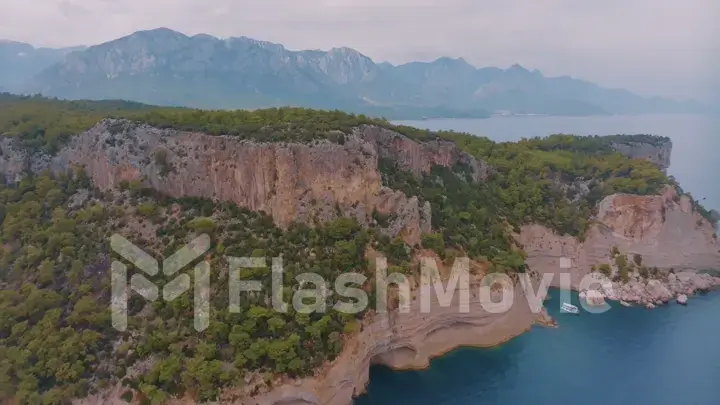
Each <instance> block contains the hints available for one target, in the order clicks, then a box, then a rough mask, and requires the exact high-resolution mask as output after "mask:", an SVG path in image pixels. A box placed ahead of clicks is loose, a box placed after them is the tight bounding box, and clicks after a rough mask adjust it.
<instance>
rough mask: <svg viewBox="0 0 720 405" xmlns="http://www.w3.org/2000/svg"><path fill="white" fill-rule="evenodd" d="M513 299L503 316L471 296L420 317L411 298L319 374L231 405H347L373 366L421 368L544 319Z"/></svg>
mask: <svg viewBox="0 0 720 405" xmlns="http://www.w3.org/2000/svg"><path fill="white" fill-rule="evenodd" d="M514 296H515V300H514V304H513V305H512V307H511V308H510V310H509V311H507V312H504V313H492V312H489V311H488V310H486V309H485V308H484V307H483V306H482V305H481V304H480V302H479V301H478V299H477V297H476V296H473V297H472V300H471V302H470V310H469V312H461V311H459V308H458V306H457V299H456V300H455V301H454V302H452V304H451V305H449V306H447V307H439V306H438V305H437V301H436V300H434V301H432V306H431V311H430V312H428V313H423V312H421V310H420V305H419V301H417V300H416V301H415V302H413V304H412V306H411V309H410V312H409V313H397V312H391V313H389V314H379V315H377V316H376V317H374V320H373V322H372V323H370V324H369V325H367V326H365V328H364V329H363V331H362V332H360V333H359V334H358V335H357V336H356V337H354V338H353V339H352V340H351V341H349V342H347V343H346V346H345V349H344V350H343V352H342V353H341V354H340V356H339V357H338V358H337V359H336V360H335V361H334V362H332V363H331V364H330V365H328V366H327V367H326V368H325V369H323V370H322V371H321V373H320V374H319V375H317V376H315V377H313V378H308V379H304V380H300V381H294V382H288V383H286V384H284V385H282V386H280V387H276V388H274V389H273V390H272V391H270V392H268V393H266V394H261V395H256V396H253V397H241V398H236V399H235V400H233V401H232V402H233V403H236V404H242V405H285V404H303V405H310V404H312V405H348V404H350V403H352V398H353V397H355V396H357V395H360V394H362V393H363V392H364V391H365V387H366V385H367V383H368V377H369V368H370V366H371V365H373V364H382V365H385V366H388V367H391V368H394V369H418V368H425V367H427V366H428V364H429V360H430V359H431V358H433V357H436V356H438V355H441V354H444V353H446V352H447V351H449V350H452V349H455V348H457V347H459V346H493V345H496V344H499V343H502V342H504V341H506V340H508V339H510V338H512V337H515V336H517V335H519V334H521V333H522V332H524V331H526V330H527V329H528V328H530V326H531V325H532V324H533V323H535V322H546V321H547V320H546V318H545V317H544V314H543V313H537V314H536V313H533V311H531V309H530V306H529V304H528V301H527V300H526V299H525V296H524V294H523V292H522V290H521V289H519V288H518V289H516V291H515V294H514ZM457 297H458V294H456V298H457Z"/></svg>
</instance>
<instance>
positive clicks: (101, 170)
mask: <svg viewBox="0 0 720 405" xmlns="http://www.w3.org/2000/svg"><path fill="white" fill-rule="evenodd" d="M340 135H342V137H341V139H342V140H341V141H339V142H332V141H330V140H316V141H313V142H311V143H289V142H285V143H282V142H275V143H264V142H257V141H251V140H239V139H237V138H235V137H232V136H213V135H207V134H203V133H199V132H188V131H179V130H174V129H159V128H156V127H152V126H149V125H145V124H138V123H135V122H132V121H128V120H115V119H106V120H103V121H102V122H100V123H98V124H97V125H95V126H94V127H93V128H91V129H90V130H88V131H86V132H83V133H81V134H79V135H77V136H74V137H72V138H71V140H70V142H69V143H68V144H67V145H66V146H64V147H63V148H61V149H60V150H59V152H57V153H56V154H54V155H52V156H51V155H43V154H28V153H27V152H25V151H23V150H22V149H20V148H18V147H17V145H16V144H15V142H14V141H15V140H14V139H10V138H3V139H2V140H1V141H0V152H1V155H0V172H2V173H3V174H4V175H5V177H6V179H7V180H8V181H10V182H15V181H18V180H20V179H21V178H22V177H23V176H24V175H26V173H27V172H28V171H30V172H35V173H38V172H41V171H44V170H50V171H53V172H62V171H65V170H67V169H69V168H72V167H78V166H79V167H84V168H85V170H86V171H87V173H88V175H89V176H90V178H91V179H92V181H93V183H94V185H95V186H97V187H98V188H99V189H101V190H115V189H119V188H127V187H134V186H137V185H141V186H143V187H149V188H152V189H154V190H157V191H159V192H161V193H163V194H166V195H169V196H172V197H187V196H190V197H204V198H210V199H213V200H216V201H229V202H233V203H235V204H237V205H238V206H241V207H245V208H247V209H250V210H253V211H264V212H266V213H267V214H269V215H270V216H272V218H273V220H274V221H275V223H276V224H277V225H278V226H279V227H281V228H284V227H287V226H288V225H289V224H291V223H292V222H294V221H300V222H305V223H308V224H311V225H316V224H320V223H324V222H327V221H330V220H333V219H336V218H338V217H342V216H347V217H352V218H355V219H356V220H357V221H358V223H359V224H361V225H364V226H371V225H374V226H377V225H379V224H378V222H377V220H376V218H375V217H376V215H375V213H380V214H382V215H386V216H387V218H388V219H387V224H384V226H382V228H383V232H385V233H387V234H389V235H390V236H393V237H396V236H400V237H402V239H403V240H404V241H405V242H406V243H407V245H408V246H409V247H416V246H418V244H419V243H421V240H422V236H423V234H427V233H429V232H432V231H433V221H432V210H433V207H432V206H431V204H430V203H429V202H427V201H424V202H421V200H420V199H418V197H416V196H408V195H406V194H405V193H404V192H402V191H399V190H394V189H391V188H389V187H387V186H385V185H384V184H383V181H382V176H383V174H382V173H381V170H380V168H379V166H380V162H381V160H382V159H389V160H392V161H394V162H395V163H396V164H397V166H398V167H399V168H401V169H402V170H404V171H406V172H409V173H411V174H413V175H415V176H417V177H420V176H421V175H422V174H425V173H429V172H430V171H431V170H432V169H433V167H436V166H440V167H444V168H453V167H456V166H462V167H464V168H469V171H470V177H471V179H472V181H473V182H475V183H481V182H483V181H485V180H486V179H487V178H488V176H490V175H492V173H493V168H492V167H490V166H489V165H488V164H486V163H485V162H483V161H481V160H479V159H476V158H475V157H473V156H471V155H470V154H468V153H466V152H464V151H462V150H461V149H460V148H459V147H458V146H457V145H456V144H455V143H453V142H449V141H445V140H427V141H423V142H420V141H417V140H413V139H410V138H409V137H407V136H404V135H401V134H399V133H397V132H394V131H392V130H389V129H386V128H382V127H378V126H373V125H363V126H358V127H356V128H355V129H354V130H353V131H352V132H351V133H349V134H340ZM614 147H615V149H616V150H618V151H619V152H621V153H625V154H627V155H628V156H629V157H632V158H642V159H648V160H651V161H653V162H654V163H656V164H657V165H658V166H659V167H661V168H663V169H665V168H667V167H668V166H669V163H670V153H669V150H670V148H671V145H660V146H658V145H643V144H639V143H638V144H632V145H629V144H627V143H623V144H618V145H615V146H614ZM596 211H597V213H596V215H595V217H594V218H592V221H593V225H592V226H591V227H590V230H589V232H588V233H587V234H586V235H584V237H583V238H582V240H581V238H578V237H573V236H568V235H558V234H557V233H556V232H555V231H553V230H552V229H550V228H548V227H546V226H543V225H539V224H527V225H525V226H522V227H521V228H520V231H519V232H516V234H515V235H514V236H515V239H516V243H517V247H518V248H519V249H522V250H523V251H524V252H525V253H526V254H527V258H526V260H525V262H526V263H527V266H528V268H529V270H530V271H531V272H533V273H536V274H539V275H542V274H545V273H552V274H554V275H558V274H560V273H562V272H569V273H570V274H571V284H572V287H573V288H575V289H580V285H579V282H580V280H581V279H582V277H583V276H585V275H587V274H590V273H591V272H593V271H597V270H598V269H599V268H600V267H603V268H605V267H607V268H608V269H609V270H608V276H609V277H611V278H615V277H617V276H619V274H620V273H621V272H622V270H623V269H621V267H623V268H624V266H622V265H619V264H618V257H625V263H627V262H632V261H640V260H641V262H642V265H641V264H640V263H637V266H636V268H634V269H632V270H631V271H628V272H627V273H628V274H627V275H626V279H621V280H619V281H616V282H615V283H613V284H612V285H611V286H610V287H612V288H611V289H610V288H608V289H603V290H601V292H602V293H603V298H608V299H615V300H621V301H623V302H627V303H630V302H637V303H641V304H644V305H648V306H649V305H658V304H660V303H663V302H668V301H670V300H673V299H676V300H678V301H679V302H683V303H684V302H687V296H690V295H692V294H694V293H696V292H697V291H700V290H708V289H711V288H713V287H715V286H720V278H716V277H713V276H711V275H708V274H701V273H699V272H700V271H702V270H706V269H719V268H720V244H718V241H717V237H716V230H715V228H714V226H713V224H711V223H710V221H708V220H707V219H706V218H704V217H702V216H701V215H700V214H698V213H697V212H696V211H695V209H694V207H693V203H692V201H691V200H690V199H689V198H688V197H686V196H681V195H678V194H677V192H676V191H675V189H674V188H672V187H668V188H667V189H666V190H665V191H664V192H663V193H661V194H659V195H650V196H636V195H628V194H614V195H610V196H607V197H605V198H604V199H603V200H602V202H601V203H600V204H599V205H598V207H597V210H596ZM639 258H640V259H639ZM620 262H622V260H621V261H620ZM642 269H649V270H648V271H651V272H652V274H651V275H647V276H645V275H642V274H640V273H641V272H642V271H641V270H642ZM625 270H627V269H625ZM558 282H559V278H558V277H555V279H554V285H558V284H557V283H558ZM417 287H418V288H422V286H417ZM518 291H519V290H518ZM515 298H516V302H515V304H514V305H513V306H512V308H511V310H510V311H507V312H504V313H499V314H498V313H491V312H488V311H487V310H486V309H485V308H483V307H482V305H480V303H479V301H478V298H477V297H476V296H474V297H473V302H472V304H471V308H470V311H469V312H467V313H464V312H461V311H459V310H458V308H457V306H456V305H451V306H450V307H446V308H440V307H437V308H433V310H432V311H430V312H429V313H422V312H421V311H419V310H418V302H417V301H414V302H413V303H412V306H411V310H410V312H409V313H399V312H397V311H392V312H390V313H387V314H371V315H369V317H368V318H367V319H365V320H364V321H363V327H362V330H361V331H359V332H358V333H356V334H354V335H352V336H350V337H348V338H347V339H346V342H345V345H344V346H343V350H342V352H341V353H340V355H339V356H337V357H336V358H335V359H334V360H333V361H332V362H330V363H329V364H326V365H325V366H323V367H322V369H320V370H318V371H317V372H316V373H315V375H314V376H312V377H308V378H301V379H296V380H287V379H285V380H280V381H275V382H274V384H272V387H273V388H269V387H268V385H267V384H255V383H254V380H252V378H250V379H249V380H248V381H246V382H247V385H246V386H245V387H243V388H238V389H229V390H227V391H226V392H224V393H223V394H222V396H221V400H220V402H221V403H233V404H244V405H251V404H252V405H310V404H312V405H315V404H317V405H321V404H322V405H346V404H349V403H350V402H351V401H352V398H353V397H354V396H356V395H359V394H361V393H362V392H363V391H364V389H365V386H366V384H367V381H368V372H369V367H370V366H371V365H372V364H384V365H387V366H389V367H392V368H398V369H403V368H422V367H426V366H427V365H428V361H429V359H430V358H432V357H435V356H438V355H441V354H443V353H445V352H447V351H449V350H452V349H454V348H456V347H459V346H491V345H496V344H499V343H502V342H504V341H506V340H507V339H510V338H512V337H514V336H517V335H518V334H520V333H522V332H524V331H526V330H527V329H528V328H530V327H531V326H532V325H533V324H534V323H544V324H548V323H550V322H549V321H548V319H547V317H546V315H545V314H544V313H543V312H540V313H536V312H534V311H531V310H530V307H529V306H528V302H527V300H526V299H525V296H524V294H522V292H521V291H519V292H518V293H516V294H515ZM121 392H122V390H118V389H117V388H116V389H114V390H110V391H106V392H105V393H104V394H101V395H99V396H92V397H89V398H86V399H85V400H79V401H77V403H78V404H81V405H100V404H107V405H109V404H117V403H119V402H118V401H119V399H118V396H117V395H116V394H118V393H121ZM173 401H174V402H178V403H183V402H188V400H187V399H183V398H178V399H173Z"/></svg>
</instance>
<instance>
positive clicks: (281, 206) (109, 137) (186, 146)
mask: <svg viewBox="0 0 720 405" xmlns="http://www.w3.org/2000/svg"><path fill="white" fill-rule="evenodd" d="M0 152H2V156H0V170H1V171H2V172H3V173H4V174H5V176H6V178H7V179H8V180H10V181H16V180H17V179H19V178H20V177H21V176H22V175H23V172H24V171H26V170H32V171H39V170H42V169H45V168H50V169H52V170H55V171H58V170H64V169H67V168H68V167H71V166H84V167H85V168H86V169H87V171H88V173H89V175H90V176H91V177H92V179H93V181H94V183H95V185H97V186H98V187H99V188H101V189H108V188H114V187H118V186H119V185H120V184H121V183H122V182H123V181H133V180H135V181H142V182H143V183H144V184H145V185H147V186H150V187H152V188H154V189H156V190H158V191H160V192H162V193H165V194H167V195H170V196H173V197H186V196H194V197H206V198H211V199H214V200H218V201H232V202H235V203H236V204H238V205H240V206H243V207H247V208H249V209H251V210H255V211H264V212H266V213H268V214H270V215H271V216H272V217H273V218H274V220H275V222H276V223H277V224H278V225H279V226H282V227H285V226H287V225H288V224H290V223H291V222H292V221H295V220H298V221H303V222H308V223H318V222H322V221H326V220H330V219H333V218H336V217H337V216H338V215H339V213H340V212H342V213H343V214H344V215H351V216H354V217H355V218H357V219H358V220H359V221H360V222H361V223H368V222H369V221H371V220H372V219H371V213H372V211H373V209H377V210H378V211H380V212H382V213H386V214H391V215H392V218H393V220H392V223H391V224H390V225H389V227H388V229H387V231H388V233H390V234H391V235H392V236H395V235H401V236H403V237H404V238H405V240H406V241H407V242H408V243H410V244H413V245H414V244H416V243H418V242H419V241H420V234H421V233H422V232H429V231H430V223H431V208H430V207H429V206H428V205H424V206H422V207H421V206H420V204H419V202H418V200H417V198H408V197H407V196H405V195H404V194H403V193H400V192H396V191H393V190H389V189H386V188H383V187H382V185H381V176H380V172H379V170H378V159H379V158H387V159H391V160H393V161H395V162H397V164H398V165H399V166H400V167H402V168H404V169H406V170H408V171H411V172H413V173H415V174H417V175H420V174H421V173H426V172H428V171H429V170H430V169H431V167H432V166H433V165H443V166H448V167H450V166H454V165H456V164H458V163H461V164H465V165H467V166H469V167H471V168H472V169H473V172H474V177H475V178H476V179H477V180H481V179H484V178H485V176H486V175H487V167H486V165H485V164H484V163H482V162H480V161H478V160H476V159H474V158H472V157H471V156H469V155H468V154H466V153H464V152H461V151H460V150H459V149H458V148H457V147H456V146H455V145H454V144H452V143H450V142H444V141H432V142H426V143H419V142H415V141H413V140H411V139H409V138H407V137H405V136H402V135H400V134H397V133H395V132H393V131H389V130H386V129H383V128H379V127H374V126H361V127H358V128H356V129H355V130H354V131H353V133H352V134H350V135H349V136H347V137H346V141H345V142H344V143H343V144H342V145H341V144H337V143H332V142H330V141H326V140H324V141H316V142H314V143H312V144H299V143H261V142H252V141H244V140H240V139H238V138H237V137H232V136H211V135H206V134H201V133H193V132H183V131H176V130H168V129H158V128H154V127H151V126H147V125H140V124H136V123H132V122H129V121H124V120H110V119H108V120H104V121H102V122H100V123H99V124H97V125H96V126H95V127H93V128H92V129H90V130H88V131H87V132H85V133H82V134H79V135H78V136H75V137H74V138H73V139H72V140H71V142H70V144H69V145H68V146H66V147H65V148H63V149H62V150H61V151H60V152H58V154H57V156H54V157H52V158H51V157H48V156H32V157H30V156H27V154H25V153H24V152H22V151H20V150H19V148H13V145H12V140H9V139H4V140H3V142H2V143H0Z"/></svg>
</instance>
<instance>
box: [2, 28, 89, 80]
mask: <svg viewBox="0 0 720 405" xmlns="http://www.w3.org/2000/svg"><path fill="white" fill-rule="evenodd" d="M82 49H84V47H70V48H59V49H54V48H35V47H34V46H32V45H30V44H26V43H23V42H15V41H8V40H4V39H0V91H19V90H22V84H23V83H25V82H26V81H28V80H31V79H32V78H33V77H34V76H35V75H37V74H38V73H40V72H41V71H42V70H44V69H46V68H47V67H48V66H50V65H52V64H55V63H58V62H61V61H62V60H63V58H64V57H65V55H67V54H69V53H70V52H73V51H78V50H82Z"/></svg>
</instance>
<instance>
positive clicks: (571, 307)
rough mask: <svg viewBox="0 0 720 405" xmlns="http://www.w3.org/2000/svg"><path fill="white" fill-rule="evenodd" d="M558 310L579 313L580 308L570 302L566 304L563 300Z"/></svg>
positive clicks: (566, 312)
mask: <svg viewBox="0 0 720 405" xmlns="http://www.w3.org/2000/svg"><path fill="white" fill-rule="evenodd" d="M560 312H562V313H565V314H575V315H577V314H579V313H580V310H579V309H578V307H576V306H575V305H572V304H568V303H567V302H563V304H562V306H561V307H560Z"/></svg>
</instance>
